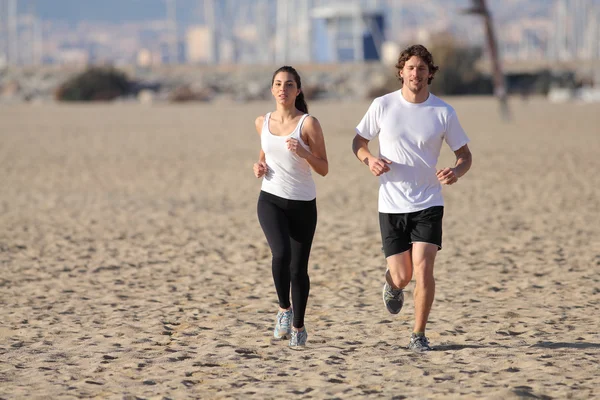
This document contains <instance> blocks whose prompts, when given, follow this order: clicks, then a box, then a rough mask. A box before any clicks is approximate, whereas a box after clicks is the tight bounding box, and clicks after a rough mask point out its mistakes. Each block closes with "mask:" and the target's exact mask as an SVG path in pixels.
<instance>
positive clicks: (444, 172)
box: [436, 168, 458, 185]
mask: <svg viewBox="0 0 600 400" xmlns="http://www.w3.org/2000/svg"><path fill="white" fill-rule="evenodd" d="M436 175H437V178H438V181H440V183H441V184H442V185H452V184H454V183H456V182H458V176H456V172H454V168H444V169H440V170H439V171H437V172H436Z"/></svg>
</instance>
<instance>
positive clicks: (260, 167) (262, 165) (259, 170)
mask: <svg viewBox="0 0 600 400" xmlns="http://www.w3.org/2000/svg"><path fill="white" fill-rule="evenodd" d="M253 169H254V176H256V177H257V178H262V177H263V176H265V175H266V173H267V171H268V170H269V167H267V163H266V162H264V161H259V162H257V163H254V168H253Z"/></svg>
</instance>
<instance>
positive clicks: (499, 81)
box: [464, 0, 510, 119]
mask: <svg viewBox="0 0 600 400" xmlns="http://www.w3.org/2000/svg"><path fill="white" fill-rule="evenodd" d="M471 3H472V6H471V7H470V8H467V9H466V10H464V13H465V14H473V15H481V16H482V17H483V20H484V23H485V33H486V40H487V47H488V50H489V53H490V57H491V59H492V69H493V74H494V94H495V95H496V97H498V100H499V101H500V112H501V114H502V117H503V118H505V119H510V111H509V109H508V102H507V98H506V83H505V80H504V74H503V73H502V65H501V64H500V57H499V55H498V42H497V40H496V34H495V32H494V25H493V23H492V17H491V15H490V12H489V9H488V7H487V4H486V0H471Z"/></svg>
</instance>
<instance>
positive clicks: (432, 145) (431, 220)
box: [352, 45, 471, 351]
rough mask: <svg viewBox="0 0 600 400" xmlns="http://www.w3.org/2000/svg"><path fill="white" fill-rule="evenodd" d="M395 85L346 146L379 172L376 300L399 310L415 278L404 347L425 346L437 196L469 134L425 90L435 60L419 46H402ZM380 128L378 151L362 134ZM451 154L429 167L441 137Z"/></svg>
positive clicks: (438, 229)
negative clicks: (380, 279)
mask: <svg viewBox="0 0 600 400" xmlns="http://www.w3.org/2000/svg"><path fill="white" fill-rule="evenodd" d="M396 68H397V70H398V71H397V74H398V78H399V79H400V82H401V84H402V88H401V89H400V90H398V91H395V92H392V93H389V94H387V95H384V96H382V97H379V98H376V99H375V100H374V101H373V103H372V104H371V106H370V107H369V110H368V111H367V113H366V114H365V116H364V117H363V119H362V120H361V121H360V123H359V124H358V126H357V127H356V136H355V137H354V140H353V142H352V149H353V151H354V154H355V155H356V157H357V158H358V159H359V160H360V161H362V162H363V163H364V164H365V165H367V166H368V167H369V169H370V170H371V173H372V174H373V175H375V176H378V177H379V182H380V186H379V207H378V208H379V225H380V229H381V239H382V243H383V251H384V253H385V257H386V260H387V270H386V273H385V283H384V286H383V301H384V303H385V306H386V307H387V309H388V311H389V312H390V313H392V314H398V313H399V312H400V310H401V309H402V305H403V304H404V293H403V289H404V288H405V287H406V286H407V285H408V284H409V283H410V281H411V279H412V277H413V276H414V277H415V281H416V284H415V290H414V302H415V323H414V329H413V333H412V335H411V338H410V342H409V345H408V348H409V349H411V350H414V351H429V350H431V347H430V346H429V341H428V340H427V337H426V336H425V326H426V324H427V319H428V317H429V312H430V310H431V306H432V304H433V299H434V295H435V280H434V277H433V264H434V261H435V256H436V254H437V252H438V250H440V249H441V248H442V217H443V214H444V207H443V206H444V200H443V197H442V188H441V185H442V184H444V185H452V184H454V183H456V182H457V181H458V179H459V178H461V177H462V176H463V175H464V174H465V173H466V172H467V171H468V170H469V168H470V167H471V152H470V151H469V147H468V146H467V143H468V142H469V138H468V137H467V135H466V134H465V132H464V130H463V128H462V127H461V125H460V123H459V122H458V117H457V116H456V112H455V111H454V109H453V108H452V107H451V106H450V105H448V104H447V103H445V102H444V101H442V100H441V99H439V98H438V97H436V96H434V95H433V94H431V93H430V92H429V84H430V83H431V81H432V80H433V77H434V75H435V73H436V72H437V70H438V67H437V66H436V65H434V63H433V57H432V55H431V53H429V51H428V50H427V49H426V48H425V47H424V46H422V45H414V46H410V47H408V48H406V49H405V50H404V51H402V53H401V54H400V57H399V58H398V63H397V64H396ZM377 135H379V156H374V155H373V154H371V152H370V151H369V141H371V140H372V139H373V138H375V137H376V136H377ZM443 141H446V143H447V144H448V145H449V146H450V148H451V149H452V150H453V151H454V153H455V154H456V163H455V165H454V167H453V168H443V169H440V170H437V171H436V164H437V160H438V157H439V155H440V150H441V147H442V142H443Z"/></svg>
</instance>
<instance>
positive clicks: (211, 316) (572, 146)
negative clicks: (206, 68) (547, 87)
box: [0, 98, 600, 399]
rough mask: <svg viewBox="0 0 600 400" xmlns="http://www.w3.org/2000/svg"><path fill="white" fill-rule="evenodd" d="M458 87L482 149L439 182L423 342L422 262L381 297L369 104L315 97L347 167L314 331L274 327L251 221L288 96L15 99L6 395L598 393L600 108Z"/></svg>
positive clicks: (326, 229) (4, 278)
mask: <svg viewBox="0 0 600 400" xmlns="http://www.w3.org/2000/svg"><path fill="white" fill-rule="evenodd" d="M446 100H448V101H449V102H450V104H452V105H453V106H454V107H455V108H456V110H457V112H458V115H459V118H460V120H461V122H462V125H463V127H464V128H465V130H466V132H467V133H468V135H469V137H470V138H471V143H470V148H471V150H472V152H473V167H472V169H471V171H470V172H469V174H467V176H465V177H464V178H462V179H461V180H460V181H459V182H458V184H456V185H453V186H451V187H445V188H444V196H445V199H446V209H445V218H444V242H443V244H444V249H443V250H442V251H441V252H440V253H439V254H438V257H437V262H436V287H437V291H436V300H435V303H434V306H433V310H432V313H431V316H430V321H429V324H428V336H429V338H430V341H431V344H432V345H433V346H434V347H435V351H433V352H430V353H427V354H414V353H412V352H409V351H408V350H406V348H405V347H406V345H407V343H408V338H409V335H410V332H411V330H412V322H413V316H412V314H413V311H414V308H413V302H412V289H413V287H414V282H413V283H411V284H410V285H409V286H408V290H407V293H406V298H407V301H406V305H405V307H404V309H403V310H402V312H401V313H400V314H399V315H396V316H394V315H390V314H388V313H387V311H386V309H385V307H384V306H383V303H382V300H381V286H382V284H383V274H384V272H385V259H384V257H383V254H382V253H381V243H380V237H379V227H378V219H377V189H378V182H377V178H375V177H373V176H372V175H371V174H370V173H369V171H368V170H367V168H366V167H364V166H363V165H361V164H360V163H359V162H358V161H357V160H356V159H355V158H354V155H353V154H352V151H351V148H350V145H351V141H352V137H353V135H354V127H355V126H356V124H357V123H358V122H359V120H360V118H361V117H362V115H363V114H364V112H365V111H366V110H367V108H368V105H369V102H368V101H364V102H360V103H357V102H346V103H344V102H340V103H333V102H315V103H309V107H310V111H311V113H312V114H314V115H315V116H316V117H317V118H318V119H319V120H320V122H321V125H322V126H323V129H324V133H325V139H326V144H327V150H328V155H329V165H330V169H329V170H330V173H329V175H327V176H326V177H325V178H322V177H320V176H317V175H316V174H315V181H316V183H317V191H318V197H317V204H318V212H319V222H318V227H317V233H316V236H315V241H314V245H313V251H312V255H311V259H310V266H309V274H310V278H311V294H310V299H309V303H308V308H307V315H306V327H307V329H308V332H309V338H308V344H307V347H306V349H305V350H303V351H292V350H290V349H288V347H287V342H276V341H274V340H272V329H273V324H274V319H275V313H276V311H277V302H276V299H277V298H276V294H275V289H274V287H273V283H272V278H271V268H270V252H269V248H268V246H267V243H266V240H265V238H264V235H263V233H262V231H261V229H260V226H259V224H258V220H257V217H256V200H257V197H258V193H259V190H260V181H259V180H257V179H256V178H254V176H253V174H252V164H253V162H255V160H256V159H257V155H258V151H259V138H258V135H257V134H256V132H255V131H254V127H253V121H254V119H255V117H256V116H258V115H259V114H264V113H266V112H268V111H271V110H272V109H273V107H274V105H273V103H271V102H256V103H249V104H185V105H158V104H157V105H148V106H143V105H137V104H119V103H115V104H101V105H52V104H47V105H43V104H40V105H25V104H23V105H11V106H8V105H7V106H3V107H2V108H0V186H1V189H0V268H1V271H2V273H1V275H0V303H1V307H0V398H1V399H42V398H44V399H46V398H50V399H66V398H111V399H163V398H170V399H183V398H198V399H212V398H217V399H219V398H236V399H246V398H255V399H276V398H277V399H279V398H314V399H324V398H327V399H334V398H339V399H348V398H387V399H392V398H393V399H402V398H431V399H441V398H472V399H482V398H485V399H517V398H538V399H565V398H574V399H591V398H600V362H599V360H600V332H599V329H600V274H599V272H600V217H599V212H600V211H599V210H600V173H599V167H600V128H599V126H600V106H599V105H598V104H581V103H566V104H551V103H548V102H547V101H546V100H544V99H541V98H531V99H530V100H529V101H528V102H524V101H522V100H521V99H518V98H515V99H511V103H510V105H511V108H512V112H513V119H512V121H511V122H505V121H502V120H501V118H500V117H499V115H498V106H497V104H496V102H495V100H493V99H491V98H446ZM453 160H454V155H453V154H452V152H451V151H450V149H449V148H448V147H447V146H446V145H445V147H444V148H443V151H442V156H441V158H440V163H439V166H451V165H452V163H453Z"/></svg>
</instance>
